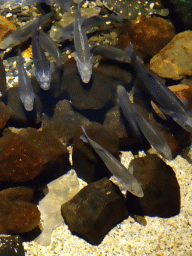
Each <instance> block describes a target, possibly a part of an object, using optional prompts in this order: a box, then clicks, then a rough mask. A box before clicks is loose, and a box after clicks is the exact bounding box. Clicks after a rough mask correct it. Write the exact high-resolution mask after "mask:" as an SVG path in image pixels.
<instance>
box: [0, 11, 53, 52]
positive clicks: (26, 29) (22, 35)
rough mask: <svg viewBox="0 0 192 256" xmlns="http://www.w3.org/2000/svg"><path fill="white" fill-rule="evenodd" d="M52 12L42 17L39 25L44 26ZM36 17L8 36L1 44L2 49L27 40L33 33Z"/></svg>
mask: <svg viewBox="0 0 192 256" xmlns="http://www.w3.org/2000/svg"><path fill="white" fill-rule="evenodd" d="M51 15H52V14H51V13H48V14H46V15H44V16H42V17H41V19H40V21H39V26H43V25H44V24H45V23H46V22H47V21H48V20H49V18H50V17H51ZM35 21H36V19H35V20H33V21H30V22H28V23H27V24H25V25H23V26H21V27H18V28H17V29H16V30H15V31H13V32H12V33H10V34H9V35H8V36H6V37H5V38H4V39H3V40H2V42H1V44H0V49H7V48H13V47H15V46H17V45H19V44H21V43H23V42H25V41H27V40H28V39H29V38H30V37H31V36H32V34H33V27H34V23H35Z"/></svg>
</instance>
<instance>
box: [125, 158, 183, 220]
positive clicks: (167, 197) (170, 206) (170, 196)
mask: <svg viewBox="0 0 192 256" xmlns="http://www.w3.org/2000/svg"><path fill="white" fill-rule="evenodd" d="M129 168H133V171H134V176H135V177H136V179H137V180H138V181H139V182H140V183H141V185H142V189H143V192H144V197H140V198H139V197H136V196H133V195H132V194H131V193H129V192H127V197H126V204H127V207H128V211H129V212H130V213H132V214H137V215H148V216H159V217H164V218H168V217H171V216H174V215H177V214H179V212H180V189H179V184H178V182H177V178H176V175H175V173H174V171H173V169H172V168H171V167H170V166H169V165H167V164H166V163H165V162H163V160H162V159H160V158H159V157H158V156H157V155H147V156H145V157H141V158H136V159H134V160H132V161H131V163H130V167H129Z"/></svg>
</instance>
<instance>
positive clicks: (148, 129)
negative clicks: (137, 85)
mask: <svg viewBox="0 0 192 256" xmlns="http://www.w3.org/2000/svg"><path fill="white" fill-rule="evenodd" d="M117 95H118V99H119V102H120V107H121V109H122V111H123V113H124V114H125V117H126V118H127V121H128V122H130V123H131V125H132V127H133V129H135V127H136V132H137V134H139V131H138V128H139V129H140V130H141V132H142V133H143V135H144V136H145V138H146V139H147V140H148V142H149V143H150V144H151V145H152V146H153V147H154V148H155V149H156V150H157V152H158V153H159V154H160V155H162V156H163V157H164V158H166V159H168V160H171V159H172V153H171V149H170V147H169V145H168V144H167V142H166V141H165V139H164V137H163V136H162V135H161V134H160V133H159V132H158V131H157V130H156V129H155V127H154V126H153V125H152V124H151V123H150V122H149V121H148V120H147V119H146V118H145V117H144V116H143V115H142V114H141V113H140V111H139V110H138V109H137V107H136V106H135V105H134V104H133V103H132V102H131V101H130V99H129V97H127V96H128V94H127V92H126V90H125V88H124V87H123V86H121V85H118V86H117ZM126 95H127V96H126ZM122 101H123V103H122ZM126 102H127V104H126ZM130 112H131V114H130ZM127 113H128V114H127Z"/></svg>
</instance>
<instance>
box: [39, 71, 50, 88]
mask: <svg viewBox="0 0 192 256" xmlns="http://www.w3.org/2000/svg"><path fill="white" fill-rule="evenodd" d="M39 82H40V86H41V88H42V89H43V90H45V91H47V90H49V88H50V83H51V77H50V74H45V73H43V74H42V75H41V77H40V79H39Z"/></svg>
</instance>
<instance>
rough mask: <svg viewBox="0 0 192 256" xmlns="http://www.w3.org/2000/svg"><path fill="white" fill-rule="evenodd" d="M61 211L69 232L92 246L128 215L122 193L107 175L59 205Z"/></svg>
mask: <svg viewBox="0 0 192 256" xmlns="http://www.w3.org/2000/svg"><path fill="white" fill-rule="evenodd" d="M61 214H62V216H63V218H64V220H65V222H66V223H67V225H68V226H69V229H70V230H71V232H72V233H74V234H76V235H78V236H80V237H82V238H84V239H85V240H86V241H87V242H89V243H91V244H93V245H98V244H99V243H100V242H101V241H102V240H103V238H104V237H105V235H106V234H107V233H108V232H109V231H110V230H111V229H112V228H113V227H114V226H116V225H117V224H118V223H120V222H121V221H123V220H124V219H126V218H127V217H128V211H127V208H126V206H125V201H124V197H123V195H122V194H121V192H120V190H119V188H118V187H117V186H116V185H114V184H113V183H112V182H111V181H109V180H108V179H107V178H103V179H101V180H99V181H96V182H94V183H91V184H89V185H87V186H86V187H84V188H83V189H82V190H81V191H80V192H79V193H78V194H77V195H76V196H74V197H73V198H72V199H71V200H70V201H69V202H67V203H65V204H63V205H62V206H61Z"/></svg>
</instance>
